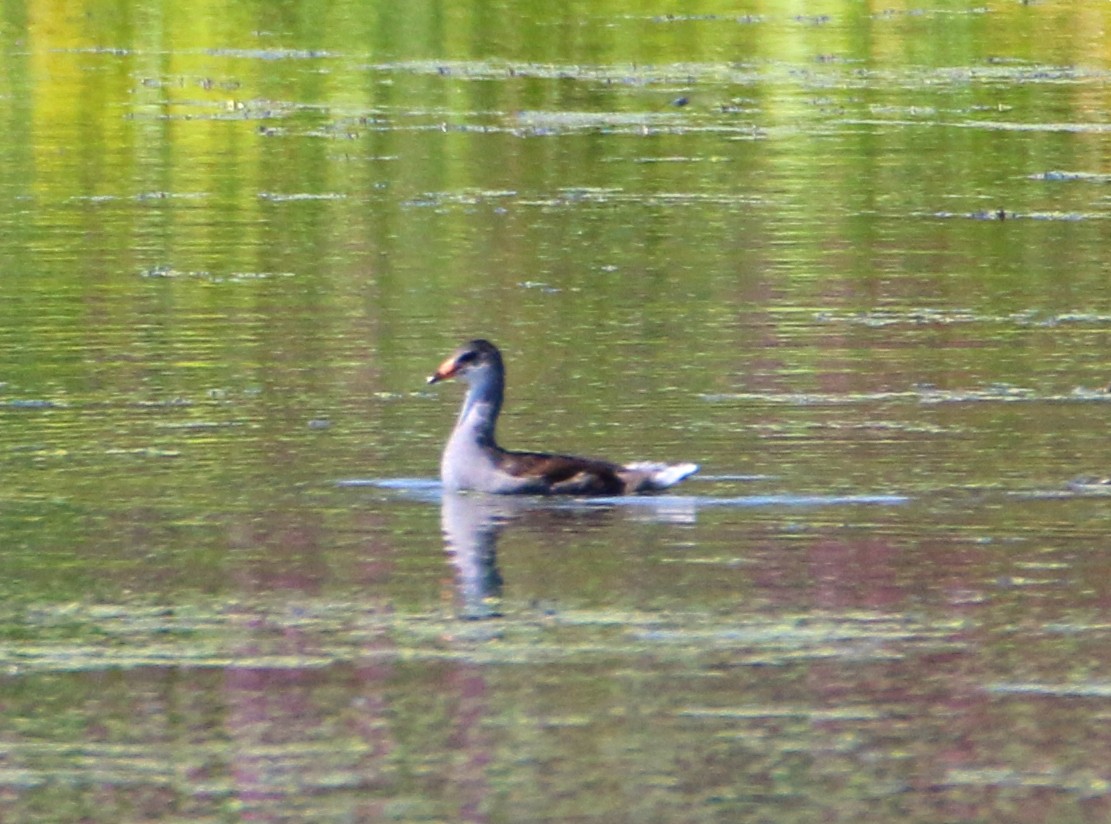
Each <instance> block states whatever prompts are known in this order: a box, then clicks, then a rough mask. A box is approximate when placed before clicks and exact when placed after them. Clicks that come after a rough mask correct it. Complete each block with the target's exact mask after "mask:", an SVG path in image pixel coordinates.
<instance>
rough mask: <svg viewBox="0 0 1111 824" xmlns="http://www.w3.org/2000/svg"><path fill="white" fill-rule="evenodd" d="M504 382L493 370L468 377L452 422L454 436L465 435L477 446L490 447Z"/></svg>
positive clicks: (477, 372)
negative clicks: (463, 394)
mask: <svg viewBox="0 0 1111 824" xmlns="http://www.w3.org/2000/svg"><path fill="white" fill-rule="evenodd" d="M504 392H505V380H504V378H503V377H502V375H501V374H499V373H498V372H497V371H496V370H494V369H480V370H476V371H475V372H474V373H473V374H472V375H471V376H470V387H469V388H468V389H467V398H466V400H464V401H463V409H462V410H460V412H459V420H458V421H456V423H455V433H454V434H453V437H454V436H455V435H465V436H468V437H470V438H473V439H474V440H475V441H477V442H478V443H480V444H483V445H488V446H494V445H495V441H494V427H495V426H496V425H497V422H498V413H499V412H501V404H502V396H503V395H504Z"/></svg>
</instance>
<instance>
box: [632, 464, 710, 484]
mask: <svg viewBox="0 0 1111 824" xmlns="http://www.w3.org/2000/svg"><path fill="white" fill-rule="evenodd" d="M625 470H626V471H627V472H628V476H627V477H628V481H627V483H628V486H629V491H630V492H653V491H656V490H659V489H667V488H668V487H669V486H675V484H677V483H679V481H681V480H683V479H684V478H686V477H689V476H690V475H693V474H694V473H695V472H697V471H698V464H695V463H678V464H665V463H653V462H651V461H639V462H637V463H631V464H626V465H625Z"/></svg>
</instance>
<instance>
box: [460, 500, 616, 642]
mask: <svg viewBox="0 0 1111 824" xmlns="http://www.w3.org/2000/svg"><path fill="white" fill-rule="evenodd" d="M614 509H615V508H614V507H613V506H612V505H606V504H590V505H581V506H565V505H553V504H552V503H551V502H550V501H549V499H546V498H537V497H509V496H504V495H487V494H484V493H480V492H479V493H475V492H452V491H450V490H444V494H443V498H442V499H441V504H440V521H441V526H442V528H443V533H444V548H445V549H446V551H447V553H448V555H449V556H450V558H451V561H452V564H453V565H454V566H455V581H456V588H457V590H458V597H459V601H460V612H459V615H460V617H461V618H468V619H471V620H482V619H485V618H496V617H498V616H500V615H501V614H502V612H501V609H502V586H503V580H502V576H501V573H500V572H499V571H498V560H497V545H498V539H499V538H500V536H501V533H502V530H504V529H506V527H511V528H513V529H516V528H520V529H521V530H522V531H528V532H532V533H533V534H540V535H543V536H546V540H567V539H569V538H572V537H573V536H574V535H575V534H576V533H581V531H582V530H583V528H584V527H585V526H587V525H588V524H589V525H590V526H591V527H593V526H596V525H599V524H600V523H602V522H608V521H610V520H612V518H613V515H614ZM552 536H556V537H555V538H553V537H552Z"/></svg>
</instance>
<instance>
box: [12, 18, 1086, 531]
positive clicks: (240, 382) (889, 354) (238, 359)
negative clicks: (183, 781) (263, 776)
mask: <svg viewBox="0 0 1111 824" xmlns="http://www.w3.org/2000/svg"><path fill="white" fill-rule="evenodd" d="M889 6H890V10H886V11H882V12H875V13H872V12H871V11H868V10H867V9H866V8H864V7H861V6H860V5H859V4H851V3H835V2H827V3H822V4H820V5H819V6H818V7H815V8H811V7H808V8H807V12H806V15H807V16H797V17H796V16H793V15H791V14H788V13H786V12H784V11H783V9H782V8H781V7H780V6H778V5H776V4H756V3H753V4H750V5H749V7H748V8H747V9H745V10H743V12H739V11H731V12H730V14H729V15H723V14H721V13H720V11H719V10H718V9H717V8H716V7H713V6H712V4H705V3H702V4H699V5H698V7H689V6H685V7H684V11H683V14H681V15H675V16H667V15H665V14H658V13H657V10H653V11H650V12H646V11H645V10H644V8H643V4H637V3H632V2H604V3H594V2H592V3H585V2H579V3H572V4H571V5H567V4H560V5H551V4H538V3H524V2H519V3H513V4H510V5H509V6H506V5H504V4H501V5H498V4H495V5H491V4H477V5H476V4H454V5H453V4H446V5H445V4H431V5H428V4H413V3H369V4H368V3H362V2H340V3H334V4H329V5H328V7H327V8H326V9H325V10H323V16H321V14H322V10H321V9H320V8H319V7H317V6H314V5H312V4H304V3H292V2H283V3H239V4H235V6H234V8H231V9H228V8H225V7H223V6H221V7H219V9H217V8H216V7H214V6H211V5H206V4H203V3H202V4H201V5H199V6H197V5H190V6H184V5H181V4H161V5H160V4H151V3H134V4H124V5H123V6H121V5H120V4H112V3H105V2H90V3H85V4H81V5H80V6H66V7H65V8H62V7H61V6H58V5H57V4H42V3H39V4H32V5H31V6H30V7H29V10H28V11H27V17H26V19H20V18H19V17H18V14H19V13H20V9H21V8H22V7H21V6H19V5H18V4H16V5H15V6H11V7H5V10H4V14H5V15H6V16H5V18H4V21H3V28H0V50H2V54H3V59H4V61H5V66H6V69H7V71H5V72H4V73H0V99H3V100H5V101H7V102H8V103H9V105H6V106H5V107H4V110H3V113H2V114H0V118H2V119H3V126H4V129H3V130H2V136H0V157H2V159H3V160H4V163H3V164H0V191H3V192H4V194H5V197H4V198H2V199H0V224H2V225H3V227H4V232H3V234H2V235H0V330H2V332H3V335H4V343H5V346H4V347H3V348H2V349H0V381H3V382H4V386H3V390H4V392H5V393H6V395H7V396H8V397H10V398H13V399H16V400H28V399H30V400H42V401H46V402H50V403H51V404H53V405H52V406H51V407H50V408H43V409H41V410H26V409H23V410H18V411H13V408H10V407H9V408H6V409H4V410H3V411H4V413H5V418H4V421H3V423H4V427H5V428H4V432H5V437H6V438H8V439H9V442H10V443H11V444H13V445H14V448H13V449H11V450H8V451H7V452H5V453H3V455H2V456H0V457H2V460H3V461H4V463H5V468H6V469H7V470H9V475H10V476H11V477H13V478H14V480H12V481H10V482H9V488H12V489H14V490H15V492H14V493H13V494H17V495H26V496H28V497H29V499H32V500H37V501H41V500H45V499H47V498H48V496H50V495H58V496H59V497H60V498H61V499H63V500H69V499H70V498H72V499H74V500H75V501H76V504H77V505H78V506H79V507H85V506H87V505H88V506H92V505H96V504H99V503H100V502H101V500H102V498H103V497H104V496H105V495H106V493H105V488H106V487H107V488H108V489H110V490H111V492H110V494H109V497H110V498H111V499H112V500H113V501H116V502H120V501H130V500H132V499H133V498H138V499H140V500H142V499H144V498H150V497H157V498H164V499H168V500H175V499H176V500H180V501H183V508H184V509H186V510H189V505H192V506H194V507H197V506H214V507H219V506H220V505H221V504H226V503H227V501H228V500H232V501H236V500H238V496H240V495H242V494H247V493H244V492H243V490H245V489H251V490H255V491H256V492H257V489H256V487H254V486H252V484H262V485H263V487H264V488H266V489H268V490H269V493H267V494H272V495H273V496H274V498H273V500H271V501H263V502H261V503H260V502H251V504H252V505H255V506H257V508H256V509H251V506H249V505H246V504H245V505H244V509H245V510H250V511H252V512H254V513H256V514H255V515H254V516H252V517H258V518H263V517H271V516H272V513H273V511H275V510H280V509H281V501H282V498H281V493H280V491H279V490H280V489H281V488H282V487H281V484H282V483H283V482H286V481H289V480H290V479H292V478H299V479H305V478H308V479H318V478H320V477H328V476H329V473H333V474H336V473H339V474H342V471H341V470H339V469H338V467H340V466H343V465H344V464H345V462H350V461H353V460H357V461H358V462H359V466H360V467H363V466H367V465H371V466H374V467H376V468H381V467H383V466H385V467H388V468H389V470H390V471H398V472H414V473H415V472H418V471H425V469H426V468H427V467H433V466H434V465H435V455H436V452H437V444H436V443H435V441H434V439H433V435H434V434H438V433H439V432H440V431H441V430H442V428H444V425H445V421H446V419H447V417H448V416H449V415H450V405H449V404H432V403H428V404H422V399H421V398H420V397H419V396H417V395H411V394H408V393H410V392H412V391H415V390H416V388H417V385H418V381H419V379H420V376H422V375H424V374H426V373H427V370H428V367H429V358H430V357H435V356H438V354H439V353H440V352H442V351H443V350H445V349H446V348H448V347H449V346H450V345H451V344H454V343H455V342H456V341H457V340H458V339H459V338H462V337H465V336H469V335H472V334H477V333H482V334H488V335H490V336H492V337H494V338H496V339H497V340H498V341H499V342H500V343H502V344H503V345H504V346H505V347H506V349H507V351H508V352H510V353H512V358H513V359H512V363H513V367H512V368H513V369H514V370H519V371H520V373H521V374H522V375H524V376H526V379H525V380H521V381H519V382H515V384H514V385H515V386H516V387H518V388H517V389H516V390H515V392H516V393H517V394H516V396H515V398H514V407H513V408H514V409H515V410H517V412H518V413H519V415H520V417H519V418H517V420H518V421H524V420H527V421H529V423H528V425H527V426H528V428H529V429H534V430H535V428H537V427H545V428H546V429H545V430H541V431H539V432H537V433H536V440H537V441H539V442H550V441H553V440H556V438H554V437H552V436H554V435H558V436H559V438H560V439H562V441H563V442H565V443H566V444H567V447H568V448H571V447H575V448H580V449H582V450H583V451H592V450H593V449H595V448H596V446H597V445H598V444H600V443H601V442H602V441H605V443H606V444H607V448H608V449H610V450H612V449H614V448H616V450H617V452H618V453H620V452H622V451H623V450H626V451H628V453H629V454H632V455H635V454H636V452H637V450H636V449H635V447H636V445H637V443H638V442H639V441H642V440H646V439H648V440H651V441H653V442H655V443H660V444H663V445H665V446H666V445H667V444H670V443H673V442H674V441H675V440H677V439H679V438H686V437H689V430H690V426H689V422H690V421H691V420H692V419H696V418H699V417H700V416H702V415H704V414H707V413H706V410H705V409H704V408H703V407H699V408H698V409H697V410H696V411H695V412H691V409H690V404H692V403H698V401H697V400H686V399H689V398H698V397H699V394H698V393H705V392H714V391H718V392H720V391H722V390H726V391H728V390H731V389H735V388H736V387H734V386H732V383H733V381H734V379H735V376H736V375H737V374H741V373H743V374H746V375H747V374H751V375H753V376H754V380H756V381H757V382H762V383H765V384H767V383H771V384H802V386H801V388H802V389H804V390H807V391H813V390H814V389H815V386H814V384H818V383H823V382H825V383H828V382H830V381H832V382H834V383H835V384H837V385H838V386H840V385H841V383H842V382H848V383H849V384H851V385H852V388H854V389H857V390H859V391H868V390H870V389H874V388H877V387H878V388H879V389H884V388H890V386H892V385H894V386H897V387H905V385H906V383H907V381H908V378H907V374H908V372H913V373H914V374H915V376H916V377H918V378H920V379H921V380H922V381H924V382H930V381H934V382H939V383H944V382H945V378H946V375H948V374H950V373H951V372H957V373H959V374H964V373H965V371H964V370H974V372H975V374H976V375H977V377H978V379H979V378H980V377H982V378H983V380H980V383H981V384H983V383H990V381H991V380H993V379H996V378H1001V379H1003V380H1009V379H1013V376H1008V374H1007V373H1008V372H1011V373H1013V372H1022V371H1023V370H1027V369H1030V368H1033V365H1035V364H1037V363H1040V362H1041V361H1042V358H1041V357H1040V355H1041V353H1042V352H1043V350H1044V348H1045V345H1044V344H1043V345H1038V341H1039V340H1042V339H1041V338H1031V337H1030V336H1029V335H1028V333H1027V329H1026V328H1025V327H1018V326H1015V327H1014V328H1008V329H1006V330H1004V332H1003V334H999V330H998V329H990V328H983V327H976V328H973V329H964V328H962V329H959V330H956V331H954V327H953V326H951V325H950V326H946V327H945V328H944V329H942V330H940V331H937V330H935V334H933V335H932V336H930V337H929V341H930V342H929V343H926V344H920V345H917V346H915V348H914V349H913V350H912V351H911V352H910V354H909V355H902V354H900V350H899V348H898V342H894V341H893V340H892V339H891V338H890V337H889V336H885V335H882V334H879V333H875V332H873V331H872V330H862V329H860V328H857V327H853V328H846V327H845V326H844V325H836V324H817V325H815V324H813V323H812V322H811V321H812V320H813V319H814V318H815V317H816V316H817V315H818V314H820V313H821V312H823V311H825V310H836V311H842V312H847V313H853V312H867V311H870V310H871V309H872V308H874V307H875V306H877V305H879V306H881V307H885V306H888V305H892V304H894V305H895V307H896V308H897V309H907V307H909V309H910V310H911V311H913V310H915V309H917V308H920V307H921V306H926V307H927V308H929V307H934V306H938V305H942V306H952V305H956V306H958V307H961V308H965V307H967V308H970V309H971V310H972V311H982V312H983V313H984V314H986V315H991V316H994V317H1013V316H1014V315H1015V313H1017V312H1021V311H1025V310H1028V309H1030V308H1031V307H1032V306H1034V307H1037V308H1044V309H1045V311H1047V312H1050V313H1053V312H1059V311H1065V310H1073V309H1076V308H1077V307H1078V306H1081V307H1083V306H1085V305H1086V302H1087V301H1089V300H1091V296H1092V295H1095V296H1097V299H1100V300H1104V301H1106V284H1105V280H1106V278H1105V275H1104V270H1103V266H1102V260H1103V258H1104V257H1105V244H1104V241H1103V237H1102V229H1101V228H1100V227H1099V225H1098V223H1099V222H1098V221H1095V220H1089V219H1087V218H1088V217H1090V216H1092V215H1094V214H1099V215H1103V214H1104V213H1105V212H1106V203H1105V202H1102V201H1101V197H1102V194H1101V192H1100V191H1099V187H1098V186H1093V185H1091V183H1092V181H1091V180H1087V179H1085V178H1083V177H1078V176H1076V175H1077V173H1088V174H1095V173H1098V172H1100V171H1102V170H1101V169H1099V168H1094V167H1093V166H1092V164H1093V163H1098V158H1097V156H1096V155H1093V154H1092V148H1091V145H1090V144H1091V142H1092V141H1091V140H1089V138H1090V137H1091V134H1092V133H1093V132H1098V131H1099V130H1100V129H1101V128H1102V127H1100V126H1093V125H1092V120H1093V118H1092V116H1091V115H1090V112H1092V111H1102V110H1104V109H1106V107H1107V102H1106V95H1107V84H1106V83H1104V82H1102V81H1103V80H1105V79H1106V78H1105V75H1104V74H1103V73H1101V71H1099V70H1096V69H1091V68H1087V69H1085V68H1075V69H1072V68H1066V67H1070V66H1077V67H1084V66H1100V65H1105V64H1106V62H1107V50H1108V46H1107V44H1106V43H1105V42H1104V39H1103V38H1101V37H1097V36H1095V35H1089V32H1099V31H1102V30H1104V28H1105V24H1104V20H1103V17H1105V16H1106V15H1107V12H1106V11H1105V10H1103V9H1102V8H1101V7H1096V6H1091V5H1090V4H1088V5H1085V7H1084V8H1082V9H1081V8H1077V7H1073V6H1066V5H1062V4H1048V3H1046V4H1030V5H1026V4H1020V3H1015V4H1009V5H1006V6H999V7H998V8H995V7H993V8H991V9H990V11H988V12H983V13H980V12H975V13H973V12H968V11H967V10H964V9H957V10H947V9H933V10H931V9H926V10H921V11H920V10H919V9H918V8H917V7H916V6H912V5H911V4H898V3H895V4H889ZM1031 32H1040V33H1043V34H1045V36H1044V37H1038V36H1031ZM679 102H683V103H685V105H677V104H678V103H679ZM1055 169H1061V170H1064V172H1063V173H1062V174H1061V176H1059V177H1058V176H1053V175H1048V176H1047V175H1046V174H1045V173H1047V172H1050V171H1052V170H1055ZM1038 174H1041V175H1042V177H1041V178H1040V179H1039V178H1037V177H1036V176H1037V175H1038ZM1070 175H1071V176H1070ZM1097 179H1098V178H1097ZM998 209H1003V210H1004V214H1007V215H1010V217H1008V219H1007V220H1006V221H1005V222H998V221H995V222H988V221H981V220H975V219H968V218H974V217H977V216H979V215H982V214H994V213H995V210H998ZM954 216H955V219H949V218H950V217H954ZM1030 217H1038V218H1044V219H1040V220H1030V219H1025V220H1024V218H1030ZM1061 218H1067V219H1061ZM965 332H967V333H968V334H967V336H964V333H965ZM1000 338H1006V340H1005V341H1003V343H1002V344H999V343H998V341H999V339H1000ZM1016 338H1021V339H1022V340H1023V341H1025V342H1026V343H1027V346H1026V347H1023V346H1016V345H1013V344H1014V341H1015V339H1016ZM1081 338H1082V336H1078V337H1077V338H1076V339H1070V341H1066V342H1065V343H1064V344H1063V345H1062V344H1061V342H1060V340H1059V339H1057V338H1055V339H1054V343H1055V344H1056V345H1057V347H1058V351H1062V352H1064V353H1065V354H1066V355H1067V351H1068V350H1070V349H1073V348H1074V349H1075V350H1076V351H1081V350H1083V349H1085V347H1086V345H1087V344H1086V342H1085V341H1084V340H1082V339H1081ZM922 339H923V338H922V336H919V337H918V341H919V342H920V341H921V340H922ZM900 341H901V342H902V344H904V345H905V344H906V343H907V342H908V341H909V342H911V343H913V342H914V340H913V339H912V338H910V337H904V338H901V339H900ZM1031 342H1032V345H1031ZM958 348H959V349H960V351H961V352H962V353H965V352H968V353H974V354H975V357H976V360H975V362H974V363H972V362H970V361H968V360H965V357H967V356H965V355H964V354H962V355H961V356H959V357H957V356H954V355H953V351H954V350H956V349H958ZM912 362H913V363H912ZM631 366H632V367H635V368H631ZM996 373H1002V374H1001V375H997V374H996ZM551 385H559V386H561V387H568V394H567V396H566V397H565V398H563V400H562V401H561V403H560V404H558V405H556V406H557V408H554V409H553V408H551V407H552V406H553V404H552V403H551V397H550V388H549V387H550V386H551ZM760 388H764V387H760ZM1068 388H1071V387H1068ZM1068 388H1066V389H1065V390H1064V391H1067V390H1068ZM684 404H686V406H684ZM415 409H416V411H414V410H415ZM648 410H651V411H648ZM709 414H711V415H713V414H716V410H715V411H711V412H709ZM730 414H732V413H730ZM318 416H319V417H323V418H335V419H336V420H338V421H340V422H341V423H342V425H343V427H346V428H343V427H340V428H338V429H337V430H336V431H335V432H333V431H330V430H320V431H316V430H313V431H309V429H308V427H307V426H306V421H309V420H311V419H315V418H316V417H318ZM722 417H723V418H724V417H725V414H724V413H722ZM623 422H631V423H634V424H635V426H622V423H623ZM507 424H508V427H509V428H510V431H512V430H513V427H515V426H520V427H521V429H524V428H525V425H523V424H519V423H515V422H514V420H510V421H507ZM714 425H720V426H722V427H724V429H723V430H722V431H728V432H735V431H736V430H737V424H736V422H734V421H728V422H726V421H724V420H720V421H715V422H714ZM517 440H519V441H522V442H527V440H528V439H527V438H524V437H519V438H517ZM356 441H358V442H360V443H363V444H365V449H366V453H365V454H361V455H358V456H357V457H353V456H352V455H351V449H352V446H351V445H352V443H354V442H356ZM615 442H616V443H615ZM42 496H47V498H44V497H42ZM71 502H72V501H71ZM121 508H123V509H125V511H126V512H127V513H130V514H134V513H133V512H132V510H127V509H126V508H125V507H122V505H121ZM259 513H268V514H259ZM117 515H118V516H119V517H121V518H124V519H126V516H125V515H121V514H120V513H118V512H117ZM44 517H49V515H45V516H44ZM90 517H91V516H90ZM160 517H171V516H165V514H164V513H163V516H160ZM249 519H250V518H248V517H246V516H245V518H244V520H249ZM71 526H72V525H71ZM87 530H88V525H87V523H84V524H83V525H80V526H73V528H72V529H71V531H70V533H69V534H80V533H82V532H83V531H85V532H87ZM107 532H110V530H108V529H106V530H105V532H102V533H99V534H101V535H102V536H103V535H104V534H106V533H107ZM59 540H60V543H62V544H64V543H65V541H64V540H62V539H59ZM136 542H137V543H138V544H142V545H146V543H145V542H144V541H142V540H139V539H136ZM32 543H33V541H32ZM71 549H72V548H67V550H66V551H70V550H71ZM74 551H75V550H74Z"/></svg>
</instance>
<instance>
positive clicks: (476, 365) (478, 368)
mask: <svg viewBox="0 0 1111 824" xmlns="http://www.w3.org/2000/svg"><path fill="white" fill-rule="evenodd" d="M450 378H458V379H459V380H462V381H464V382H465V383H467V384H468V388H467V395H466V398H465V399H464V401H463V407H462V409H461V410H460V412H459V418H458V420H457V421H456V423H455V429H454V430H452V433H451V436H450V437H449V438H448V441H447V445H446V446H445V447H444V453H443V457H442V459H441V461H440V478H441V480H442V481H443V486H444V488H445V489H446V490H451V491H464V490H467V491H475V492H486V493H493V494H502V495H514V494H516V495H580V496H587V495H605V496H620V495H635V494H638V493H643V492H656V491H659V490H662V489H667V488H668V487H671V486H674V485H675V484H677V483H679V482H680V481H682V480H683V479H684V478H686V477H688V476H690V475H693V474H694V473H695V472H697V471H698V464H694V463H675V464H667V463H656V462H652V461H638V462H635V463H627V464H620V463H613V462H611V461H604V460H598V459H594V458H578V457H573V456H571V455H554V454H549V453H546V452H514V451H511V450H508V449H503V448H502V447H500V446H499V445H498V442H497V439H496V438H495V436H494V428H495V427H496V426H497V423H498V413H500V412H501V408H502V400H503V398H504V394H505V364H504V362H503V360H502V356H501V352H499V351H498V347H496V346H495V345H494V344H492V343H490V341H488V340H482V339H477V340H472V341H470V342H468V343H465V344H463V345H462V346H460V347H459V348H458V349H456V350H455V351H454V352H453V353H452V354H451V356H449V357H448V358H447V359H446V360H445V361H444V362H443V363H441V364H440V366H439V368H438V369H436V371H435V372H434V373H433V374H432V375H431V376H429V378H428V383H430V384H433V383H439V382H440V381H444V380H448V379H450Z"/></svg>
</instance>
